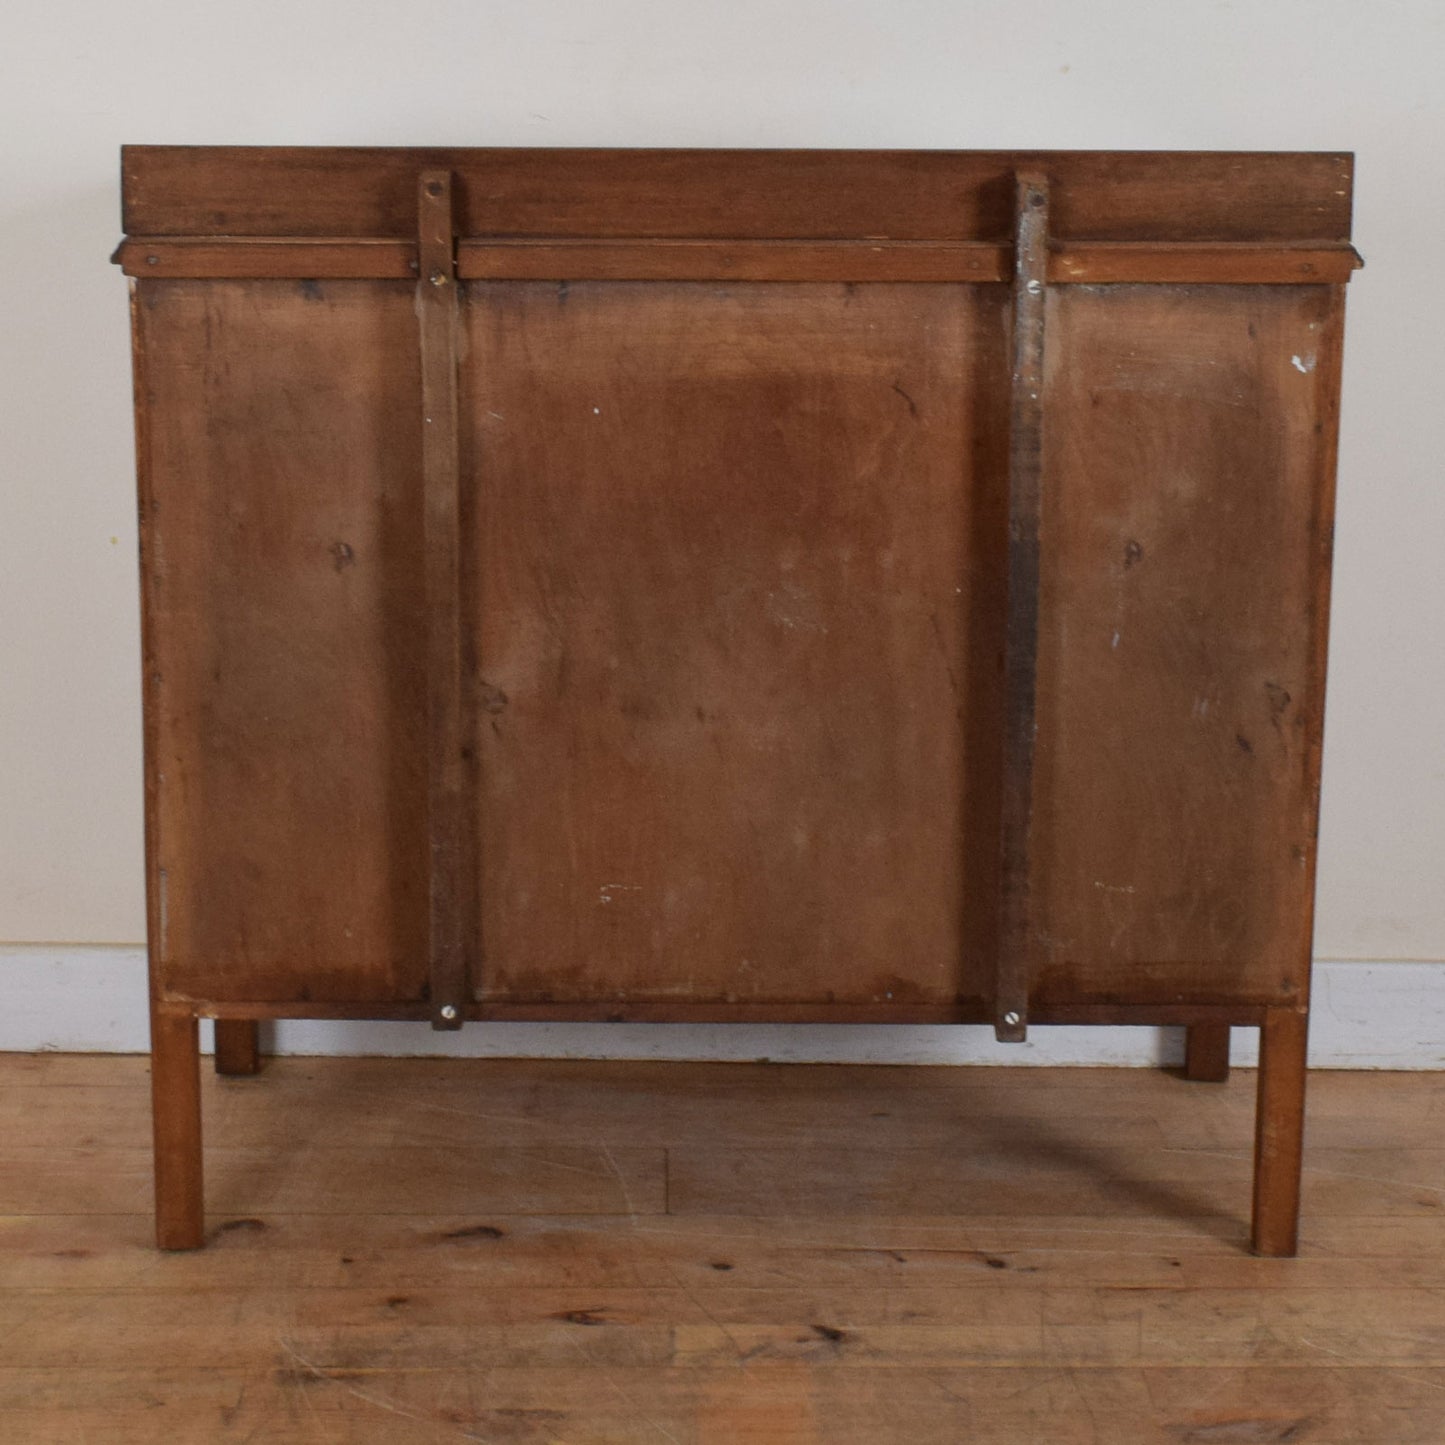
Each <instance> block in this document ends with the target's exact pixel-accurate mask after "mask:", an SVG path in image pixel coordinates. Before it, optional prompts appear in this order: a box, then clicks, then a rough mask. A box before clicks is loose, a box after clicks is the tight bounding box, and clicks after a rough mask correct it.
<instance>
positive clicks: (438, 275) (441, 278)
mask: <svg viewBox="0 0 1445 1445" xmlns="http://www.w3.org/2000/svg"><path fill="white" fill-rule="evenodd" d="M426 279H427V280H428V281H430V282H431V283H432V285H433V286H445V285H446V284H447V273H446V272H445V271H433V272H432V273H431V275H430V276H428V277H427V278H426Z"/></svg>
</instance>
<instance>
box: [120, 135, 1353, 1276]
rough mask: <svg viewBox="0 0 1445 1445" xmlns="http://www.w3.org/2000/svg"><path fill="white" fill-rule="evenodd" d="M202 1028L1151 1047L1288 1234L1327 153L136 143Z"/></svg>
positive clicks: (1278, 1230)
mask: <svg viewBox="0 0 1445 1445" xmlns="http://www.w3.org/2000/svg"><path fill="white" fill-rule="evenodd" d="M123 169H124V205H125V219H124V224H125V231H126V240H125V241H124V242H123V243H122V245H121V248H120V251H119V252H118V259H119V260H120V262H121V264H122V266H123V268H124V270H125V272H126V274H127V275H128V276H129V277H131V278H132V280H131V291H132V306H133V322H134V342H135V395H136V407H137V428H138V451H139V477H140V506H141V529H142V587H143V600H144V655H145V717H146V790H147V853H148V878H149V919H150V923H149V932H150V957H151V970H152V972H151V979H152V997H153V1019H154V1080H155V1113H156V1141H157V1180H158V1188H157V1210H158V1233H159V1239H160V1242H161V1244H162V1245H163V1246H165V1247H168V1248H188V1247H194V1246H196V1245H198V1244H200V1243H201V1241H202V1238H203V1222H202V1203H201V1199H202V1190H201V1143H200V1106H199V1080H198V1055H197V1020H198V1019H199V1018H203V1017H208V1018H214V1019H215V1020H216V1021H217V1038H218V1063H219V1064H220V1065H221V1067H222V1068H226V1069H231V1070H246V1069H251V1068H254V1067H255V1064H256V1035H255V1021H256V1020H258V1019H263V1018H278V1017H303V1016H304V1017H318V1018H362V1017H364V1018H411V1019H416V1020H418V1021H426V1020H430V1021H431V1023H432V1025H433V1026H435V1027H439V1028H453V1027H458V1026H460V1025H461V1024H462V1023H463V1021H465V1020H488V1019H594V1020H596V1019H634V1020H638V1019H640V1020H688V1019H696V1020H704V1019H705V1020H737V1021H749V1020H769V1021H778V1020H796V1021H826V1020H844V1021H873V1020H878V1021H895V1022H908V1021H919V1022H944V1021H954V1022H958V1023H960V1024H968V1023H974V1024H977V1023H990V1024H992V1025H993V1027H994V1028H995V1030H996V1031H997V1033H998V1036H999V1037H1000V1038H1002V1039H1005V1040H1014V1039H1021V1038H1023V1036H1024V1034H1025V1031H1026V1029H1027V1028H1028V1027H1029V1026H1030V1025H1044V1024H1050V1023H1058V1022H1074V1023H1078V1022H1085V1023H1099V1024H1116V1023H1151V1024H1177V1025H1184V1026H1186V1027H1187V1028H1188V1030H1189V1049H1190V1061H1191V1062H1190V1072H1192V1073H1193V1074H1194V1075H1196V1076H1199V1077H1205V1076H1209V1075H1215V1076H1218V1075H1219V1074H1221V1073H1222V1072H1223V1071H1225V1070H1227V1067H1228V1039H1229V1029H1230V1028H1231V1027H1232V1026H1236V1025H1242V1026H1257V1027H1258V1028H1260V1030H1261V1034H1262V1039H1263V1056H1262V1068H1261V1073H1260V1105H1259V1120H1260V1122H1259V1128H1258V1138H1257V1155H1256V1191H1255V1216H1254V1244H1255V1248H1256V1249H1258V1250H1260V1251H1261V1252H1264V1253H1273V1254H1284V1253H1290V1252H1292V1251H1293V1249H1294V1246H1295V1237H1296V1217H1297V1213H1298V1185H1299V1176H1300V1150H1301V1130H1302V1119H1303V1094H1304V1074H1305V1036H1306V1025H1307V1017H1308V1006H1309V971H1310V941H1311V914H1312V898H1313V886H1314V867H1315V831H1316V817H1317V799H1318V785H1319V771H1320V744H1321V720H1322V712H1323V703H1324V667H1325V639H1326V621H1327V606H1328V595H1329V564H1330V545H1331V526H1332V497H1333V487H1334V470H1335V430H1336V417H1337V411H1338V398H1339V379H1340V348H1341V332H1342V319H1343V298H1344V284H1345V282H1346V280H1347V279H1348V277H1349V274H1350V271H1351V269H1352V268H1353V267H1354V266H1355V265H1356V264H1358V262H1357V258H1356V256H1355V254H1354V252H1353V251H1352V250H1351V248H1350V245H1349V216H1350V192H1351V161H1350V158H1349V157H1348V156H1342V155H1316V154H1306V155H1284V154H1239V155H1235V154H1165V153H1144V154H1095V153H1083V152H1079V153H1071V152H1057V153H1028V154H1023V153H1020V154H1006V153H983V152H867V153H864V152H805V151H797V152H765V151H754V152H745V151H728V152H709V151H586V150H574V151H564V150H552V151H546V150H540V151H528V150H345V149H231V148H196V149H190V148H172V147H150V146H145V147H132V148H128V149H127V150H126V151H125V152H124V157H123Z"/></svg>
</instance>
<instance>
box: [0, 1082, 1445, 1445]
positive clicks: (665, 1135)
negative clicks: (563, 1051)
mask: <svg viewBox="0 0 1445 1445" xmlns="http://www.w3.org/2000/svg"><path fill="white" fill-rule="evenodd" d="M147 1084H148V1080H147V1074H146V1064H145V1060H144V1059H139V1058H115V1057H112V1058H84V1057H67V1056H63V1055H62V1056H55V1055H46V1056H0V1115H3V1120H4V1130H3V1136H4V1138H5V1141H6V1146H5V1158H4V1160H3V1168H0V1328H3V1329H4V1331H5V1341H6V1347H5V1357H4V1360H3V1363H0V1436H3V1438H5V1439H6V1440H16V1441H26V1442H30V1441H47V1442H48V1441H55V1442H62V1441H64V1442H68V1441H73V1440H76V1439H79V1438H85V1436H87V1435H88V1436H89V1438H92V1439H97V1440H105V1441H107V1442H110V1441H115V1442H119V1445H132V1442H134V1445H141V1442H145V1445H151V1442H153V1441H154V1440H155V1439H156V1438H157V1430H158V1427H162V1426H163V1430H164V1434H165V1436H166V1438H168V1439H182V1440H185V1441H187V1442H188V1445H192V1442H193V1445H213V1442H215V1445H225V1442H239V1441H243V1440H245V1439H246V1438H247V1437H248V1436H250V1437H252V1438H254V1439H256V1440H266V1441H268V1442H269V1441H273V1440H275V1441H281V1442H287V1445H323V1442H335V1441H340V1440H345V1441H347V1442H351V1441H361V1442H370V1441H375V1442H378V1445H380V1442H387V1445H391V1442H395V1441H401V1442H412V1441H415V1442H418V1445H420V1442H428V1445H430V1442H434V1441H436V1440H439V1439H449V1438H453V1437H456V1438H464V1437H465V1436H467V1435H471V1436H474V1437H480V1438H482V1439H485V1440H494V1441H499V1442H513V1441H520V1442H526V1445H533V1442H535V1445H543V1442H550V1441H557V1440H585V1441H601V1442H608V1445H634V1442H636V1441H638V1440H646V1439H649V1438H656V1439H657V1440H659V1441H662V1440H665V1439H667V1438H668V1437H669V1436H670V1437H671V1438H672V1439H674V1440H676V1441H679V1442H686V1445H714V1442H718V1445H721V1442H732V1441H736V1440H749V1441H754V1442H758V1445H824V1442H826V1445H835V1442H839V1441H842V1442H845V1445H852V1442H857V1445H865V1442H866V1445H873V1442H876V1441H879V1440H895V1439H906V1440H909V1441H914V1440H917V1441H923V1442H930V1445H931V1442H934V1441H937V1442H939V1445H944V1442H952V1441H956V1440H966V1439H984V1440H989V1441H998V1442H1002V1445H1036V1442H1038V1441H1039V1440H1048V1441H1050V1442H1053V1441H1063V1442H1065V1445H1100V1442H1102V1441H1106V1440H1107V1441H1110V1442H1112V1441H1117V1440H1124V1441H1130V1442H1131V1445H1132V1442H1134V1441H1140V1442H1146V1445H1211V1442H1217V1441H1254V1442H1279V1441H1282V1440H1288V1441H1290V1442H1291V1445H1383V1442H1389V1445H1437V1442H1438V1441H1439V1440H1440V1438H1442V1435H1445V1388H1442V1387H1445V1344H1442V1341H1445V1232H1442V1230H1441V1228H1440V1213H1441V1199H1442V1197H1445V1151H1442V1150H1441V1149H1440V1147H1439V1129H1440V1123H1441V1121H1442V1119H1445V1076H1440V1075H1429V1074H1413V1075H1388V1074H1333V1073H1328V1072H1326V1073H1320V1074H1316V1076H1315V1078H1314V1080H1313V1085H1312V1090H1313V1092H1312V1100H1311V1108H1312V1116H1313V1119H1312V1128H1311V1135H1310V1142H1309V1149H1308V1152H1307V1154H1306V1156H1305V1174H1304V1178H1305V1189H1306V1193H1307V1195H1308V1197H1309V1207H1308V1211H1307V1214H1306V1225H1305V1229H1304V1231H1303V1234H1302V1237H1301V1241H1300V1245H1301V1252H1300V1256H1299V1258H1298V1259H1296V1260H1292V1261H1285V1260H1276V1259H1265V1258H1258V1257H1253V1256H1251V1255H1249V1254H1248V1253H1246V1252H1245V1251H1244V1250H1243V1249H1242V1248H1241V1245H1242V1243H1243V1240H1244V1238H1245V1235H1246V1230H1247V1220H1246V1214H1247V1210H1246V1200H1247V1196H1248V1186H1247V1180H1248V1169H1249V1135H1250V1120H1251V1117H1252V1113H1253V1107H1254V1089H1253V1080H1252V1079H1251V1078H1250V1077H1249V1072H1248V1071H1240V1072H1239V1073H1238V1075H1237V1076H1236V1078H1235V1079H1234V1080H1233V1081H1231V1082H1230V1083H1228V1084H1224V1085H1222V1086H1221V1087H1220V1088H1218V1089H1211V1090H1199V1089H1196V1088H1192V1087H1190V1086H1188V1085H1186V1084H1185V1083H1183V1082H1182V1081H1180V1080H1179V1079H1178V1078H1176V1077H1172V1076H1169V1075H1165V1074H1162V1073H1159V1072H1157V1071H1152V1070H1128V1071H1118V1070H1106V1069H1096V1070H1050V1071H1038V1070H1027V1071H1026V1070H1011V1069H888V1068H866V1067H820V1068H803V1067H791V1068H770V1067H766V1066H761V1065H677V1064H670V1065H659V1064H650V1063H617V1064H602V1063H571V1064H567V1063H561V1062H557V1061H551V1062H543V1061H525V1062H524V1061H515V1062H513V1061H503V1060H489V1061H476V1060H465V1061H464V1060H445V1061H443V1060H435V1061H417V1060H407V1061H399V1060H380V1059H293V1058H282V1059H277V1060H276V1061H275V1062H274V1064H273V1066H272V1069H271V1070H269V1071H268V1073H267V1075H266V1076H265V1077H264V1078H262V1079H261V1080H258V1081H254V1082H247V1083H245V1084H244V1085H240V1084H237V1083H234V1082H231V1081H227V1080H217V1079H214V1078H213V1077H209V1076H208V1077H207V1078H206V1079H205V1080H204V1084H203V1093H204V1097H205V1106H206V1110H207V1117H208V1125H209V1126H210V1131H211V1134H212V1138H213V1144H214V1148H215V1151H216V1155H217V1159H218V1161H219V1167H218V1168H217V1169H216V1170H215V1171H214V1175H213V1205H214V1206H215V1208H216V1211H217V1213H216V1217H215V1219H214V1221H213V1226H212V1230H211V1236H210V1238H211V1247H210V1248H208V1249H207V1250H206V1251H204V1252H203V1253H199V1254H190V1255H186V1254H177V1255H170V1256H167V1257H165V1258H164V1259H161V1260H157V1258H156V1256H155V1255H154V1253H153V1252H152V1249H151V1244H150V1238H149V1221H148V1218H147V1216H146V1212H145V1207H146V1198H147V1192H146V1187H145V1182H144V1176H145V1173H146V1167H147V1154H148V1139H147V1117H146V1114H147V1111H146V1100H147V1093H148V1089H147ZM639 1141H643V1145H644V1147H639ZM488 1142H490V1144H491V1145H492V1146H493V1147H496V1148H499V1149H504V1150H506V1151H507V1166H506V1167H507V1168H508V1170H509V1171H510V1177H509V1178H507V1179H506V1180H505V1181H504V1190H505V1191H507V1192H508V1193H507V1198H506V1199H504V1198H503V1197H502V1193H501V1192H500V1191H499V1192H487V1191H484V1190H480V1189H479V1190H477V1191H476V1192H475V1194H474V1195H473V1197H472V1198H471V1200H470V1201H468V1200H467V1199H466V1197H465V1195H464V1192H463V1190H464V1187H465V1185H466V1183H467V1181H468V1180H472V1179H478V1178H481V1177H482V1176H481V1174H480V1172H479V1171H474V1170H473V1168H472V1166H471V1165H470V1164H469V1163H468V1158H469V1155H471V1154H472V1152H473V1151H474V1150H475V1149H477V1148H479V1147H484V1146H485V1145H486V1144H487V1143H488ZM713 1145H717V1146H719V1147H720V1148H721V1149H722V1150H723V1152H724V1155H725V1157H724V1159H723V1161H722V1162H721V1163H720V1164H719V1165H717V1166H710V1165H707V1164H706V1156H707V1155H708V1154H709V1152H710V1150H711V1148H712V1146H713ZM760 1147H762V1148H765V1149H766V1150H769V1151H771V1153H770V1157H768V1158H766V1159H764V1160H762V1161H761V1162H760V1163H759V1164H755V1165H749V1166H747V1167H746V1168H738V1167H737V1165H738V1163H739V1160H740V1159H742V1158H745V1157H746V1156H749V1155H751V1154H752V1152H753V1151H754V1150H755V1149H757V1148H760ZM422 1149H425V1150H426V1151H427V1152H429V1154H430V1157H431V1159H432V1160H433V1161H434V1162H433V1163H432V1164H431V1165H430V1166H428V1169H429V1172H428V1174H427V1177H426V1179H425V1180H424V1181H423V1182H422V1183H420V1184H418V1186H417V1187H415V1188H414V1189H412V1190H410V1191H409V1193H410V1198H411V1201H412V1202H411V1204H410V1207H407V1208H404V1209H402V1210H401V1211H400V1212H393V1211H395V1208H396V1205H397V1204H398V1203H403V1204H404V1203H405V1202H406V1199H405V1194H406V1193H407V1191H403V1190H402V1189H400V1187H399V1186H398V1185H397V1183H396V1181H397V1179H398V1178H400V1177H402V1176H404V1175H406V1174H407V1173H408V1172H409V1171H410V1170H411V1169H412V1168H413V1166H414V1163H415V1161H416V1159H417V1157H418V1155H419V1153H420V1152H421V1150H422ZM333 1153H334V1154H337V1155H340V1156H342V1157H350V1158H351V1159H353V1160H357V1161H361V1160H362V1159H363V1158H364V1159H365V1160H366V1161H368V1167H366V1168H360V1167H358V1168H356V1169H355V1172H352V1173H347V1172H346V1170H345V1168H344V1167H343V1165H342V1163H341V1160H340V1159H336V1160H332V1161H329V1162H327V1163H326V1168H325V1170H324V1172H323V1174H322V1175H321V1176H318V1175H317V1173H316V1171H315V1164H316V1161H317V1159H318V1158H319V1157H321V1156H325V1155H328V1154H333ZM941 1153H942V1154H947V1153H953V1154H964V1153H967V1154H969V1155H971V1156H972V1157H973V1159H974V1161H975V1162H974V1165H973V1167H972V1168H971V1171H970V1174H969V1178H968V1181H967V1186H966V1187H967V1190H968V1191H969V1195H970V1202H971V1204H972V1205H974V1206H976V1208H977V1212H975V1213H968V1214H963V1213H959V1212H958V1211H957V1210H955V1209H953V1208H951V1207H950V1209H949V1211H948V1212H945V1213H941V1214H940V1213H934V1212H932V1210H933V1208H934V1206H935V1204H936V1203H937V1202H938V1196H937V1195H936V1194H935V1193H934V1192H933V1187H932V1186H931V1185H930V1186H929V1188H928V1189H927V1190H926V1191H925V1192H924V1193H922V1194H914V1193H913V1192H912V1188H911V1180H912V1178H913V1177H914V1175H915V1173H916V1171H917V1169H918V1164H917V1161H918V1159H919V1158H920V1157H924V1158H926V1157H928V1156H930V1155H937V1154H941ZM609 1155H610V1156H611V1160H612V1163H609V1160H608V1156H609ZM267 1159H269V1161H270V1163H269V1164H268V1165H266V1167H265V1170H264V1172H263V1174H262V1175H261V1176H260V1177H257V1176H256V1174H255V1170H256V1166H257V1163H258V1160H261V1161H264V1160H267ZM889 1161H891V1163H890V1162H889ZM614 1164H615V1166H616V1172H614V1169H613V1165H614ZM860 1168H861V1169H862V1170H863V1172H864V1173H865V1175H866V1178H867V1180H868V1187H867V1188H866V1189H865V1188H860V1187H858V1186H856V1185H854V1184H852V1183H851V1182H850V1180H851V1179H852V1177H853V1176H854V1175H855V1174H856V1173H857V1172H858V1171H859V1170H860ZM449 1170H450V1171H456V1172H455V1173H453V1174H452V1175H451V1182H450V1183H447V1182H446V1181H447V1180H448V1171H449ZM795 1175H799V1176H801V1177H802V1178H803V1179H804V1180H805V1181H806V1186H805V1187H798V1186H794V1185H793V1184H792V1183H791V1182H790V1181H791V1179H792V1177H793V1176H795ZM925 1175H927V1176H928V1177H931V1174H929V1171H928V1169H927V1167H926V1166H925ZM668 1176H671V1187H670V1189H669V1188H668V1187H666V1185H665V1181H666V1180H667V1178H668ZM704 1180H708V1181H711V1184H710V1185H709V1187H710V1188H711V1189H712V1191H713V1193H712V1196H711V1202H712V1203H716V1204H718V1205H721V1206H723V1208H722V1212H717V1213H706V1212H701V1213H692V1212H679V1210H678V1208H677V1205H678V1204H680V1203H684V1202H686V1200H684V1199H682V1198H676V1199H669V1197H668V1195H669V1193H673V1194H675V1193H676V1191H677V1190H678V1189H685V1190H686V1192H687V1195H688V1196H689V1197H691V1198H696V1193H695V1191H696V1190H697V1188H698V1187H699V1185H700V1184H702V1183H703V1182H704ZM438 1181H440V1182H441V1183H442V1185H443V1192H442V1195H441V1196H440V1197H441V1199H443V1200H444V1201H445V1202H446V1205H447V1207H445V1208H439V1207H434V1206H432V1205H431V1204H430V1203H429V1202H428V1201H427V1200H426V1198H425V1192H426V1189H427V1187H429V1186H434V1185H435V1184H436V1183H437V1182H438ZM780 1181H782V1182H783V1183H784V1185H785V1186H786V1187H785V1189H784V1190H783V1191H782V1192H780V1191H779V1188H778V1185H779V1182H780ZM624 1188H625V1190H626V1191H627V1192H628V1193H629V1194H630V1195H631V1200H630V1202H629V1201H628V1199H627V1198H626V1196H625V1195H624V1192H623V1191H624ZM1090 1189H1092V1190H1094V1191H1095V1192H1094V1193H1093V1194H1092V1195H1091V1194H1090V1193H1089V1190H1090ZM1025 1190H1032V1191H1033V1195H1034V1197H1035V1198H1036V1199H1038V1200H1040V1201H1044V1202H1045V1203H1047V1201H1048V1200H1049V1199H1050V1198H1051V1197H1052V1196H1051V1191H1058V1192H1059V1193H1060V1194H1061V1195H1062V1196H1063V1197H1066V1198H1069V1199H1072V1200H1074V1201H1076V1202H1080V1203H1081V1204H1082V1207H1080V1208H1076V1209H1075V1210H1074V1211H1073V1212H1069V1211H1066V1210H1063V1209H1058V1210H1055V1212H1044V1213H1034V1212H1026V1211H1024V1212H1016V1213H1015V1212H1010V1210H1009V1208H1008V1205H1009V1203H1010V1201H1012V1200H1014V1199H1017V1198H1019V1197H1021V1196H1022V1194H1023V1192H1024V1191H1025ZM1151 1194H1152V1195H1153V1196H1154V1198H1153V1199H1152V1201H1151V1200H1150V1198H1149V1196H1150V1195H1151ZM809 1198H811V1199H813V1200H814V1201H816V1202H817V1203H818V1204H819V1205H820V1207H819V1208H817V1209H813V1208H805V1209H804V1210H803V1211H801V1212H798V1211H797V1208H796V1206H797V1205H798V1204H799V1203H800V1202H804V1201H806V1200H808V1199H809ZM509 1200H510V1202H508V1201H509ZM1161 1201H1163V1202H1162V1203H1161ZM697 1202H699V1203H701V1202H703V1201H701V1200H700V1199H699V1200H698V1201H697ZM669 1204H671V1205H672V1208H671V1210H670V1211H667V1209H666V1207H667V1206H668V1205H669ZM453 1205H460V1207H456V1208H453V1207H452V1206H453ZM17 1206H21V1207H17ZM991 1206H992V1207H991ZM79 1362H83V1363H79Z"/></svg>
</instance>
